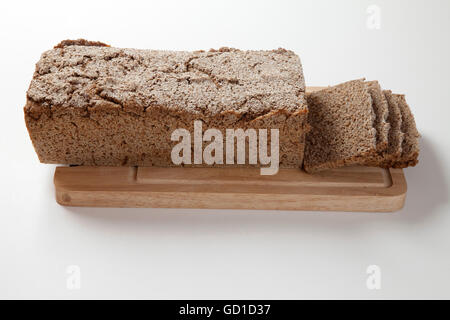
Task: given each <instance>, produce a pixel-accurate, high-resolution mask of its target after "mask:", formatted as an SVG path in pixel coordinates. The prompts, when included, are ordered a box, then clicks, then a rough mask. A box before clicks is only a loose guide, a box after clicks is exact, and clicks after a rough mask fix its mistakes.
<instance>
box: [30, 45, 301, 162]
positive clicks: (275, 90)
mask: <svg viewBox="0 0 450 320" xmlns="http://www.w3.org/2000/svg"><path fill="white" fill-rule="evenodd" d="M304 94H305V82H304V78H303V71H302V66H301V63H300V59H299V57H298V56H297V55H296V54H295V53H293V52H292V51H288V50H285V49H278V50H272V51H241V50H237V49H230V48H221V49H219V50H210V51H207V52H205V51H195V52H186V51H157V50H137V49H120V48H114V47H109V46H107V45H105V44H103V43H100V42H90V41H86V40H66V41H63V42H61V43H60V44H59V45H57V46H55V48H54V49H52V50H49V51H46V52H44V53H43V54H42V56H41V59H40V60H39V62H38V63H37V65H36V71H35V73H34V76H33V79H32V81H31V84H30V87H29V89H28V92H27V102H26V105H25V107H24V112H25V120H26V124H27V128H28V131H29V134H30V137H31V140H32V142H33V145H34V147H35V150H36V152H37V154H38V157H39V159H40V161H41V162H44V163H61V164H76V165H110V166H120V165H123V166H171V165H172V161H171V158H170V155H171V150H172V147H173V146H174V145H175V144H176V143H177V142H173V141H171V133H172V132H173V131H174V130H175V129H180V128H184V129H187V130H189V131H190V132H191V134H192V131H193V123H194V121H195V120H201V121H202V122H203V130H204V131H205V130H207V129H209V128H215V129H219V130H221V131H225V129H229V128H230V129H232V128H242V129H244V130H245V129H247V128H254V129H258V128H269V129H279V137H280V138H279V139H280V166H281V167H300V166H301V165H302V162H303V154H304V152H303V151H304V140H305V139H304V135H305V133H306V131H307V130H308V125H307V112H308V108H307V104H306V99H305V96H304Z"/></svg>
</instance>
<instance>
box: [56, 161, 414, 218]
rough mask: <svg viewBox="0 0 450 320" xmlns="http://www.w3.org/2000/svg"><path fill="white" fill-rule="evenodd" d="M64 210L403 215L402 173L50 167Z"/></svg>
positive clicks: (355, 169) (353, 169)
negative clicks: (320, 212) (275, 211)
mask: <svg viewBox="0 0 450 320" xmlns="http://www.w3.org/2000/svg"><path fill="white" fill-rule="evenodd" d="M54 183H55V190H56V200H57V202H58V203H59V204H61V205H65V206H87V207H136V208H139V207H142V208H207V209H261V210H308V211H316V210H319V211H367V212H388V211H396V210H399V209H401V208H402V207H403V204H404V202H405V197H406V181H405V177H404V175H403V170H402V169H381V168H368V167H348V168H340V169H335V170H329V171H326V172H322V173H317V174H314V175H311V174H307V173H306V172H304V171H302V170H300V169H280V171H279V172H278V174H277V175H273V176H261V175H260V171H259V169H257V168H153V167H138V168H135V167H84V166H80V167H57V168H56V171H55V177H54Z"/></svg>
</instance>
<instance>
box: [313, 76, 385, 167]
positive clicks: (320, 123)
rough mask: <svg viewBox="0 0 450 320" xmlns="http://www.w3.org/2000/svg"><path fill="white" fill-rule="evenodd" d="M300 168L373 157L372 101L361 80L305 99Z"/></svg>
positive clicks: (348, 162)
mask: <svg viewBox="0 0 450 320" xmlns="http://www.w3.org/2000/svg"><path fill="white" fill-rule="evenodd" d="M307 100H308V108H309V115H308V122H309V124H310V125H311V131H310V132H309V133H307V135H306V147H305V161H304V168H305V170H306V171H307V172H316V171H320V170H325V169H330V168H336V167H340V166H345V165H352V164H364V163H365V160H366V159H367V157H368V156H370V155H374V154H376V143H377V139H376V137H377V134H376V133H377V131H376V129H375V128H374V123H375V113H374V111H373V107H372V98H371V95H370V93H369V90H368V87H367V85H366V84H365V83H364V80H363V79H361V80H353V81H349V82H345V83H342V84H339V85H337V86H334V87H329V88H326V89H323V90H320V91H317V92H313V93H311V94H310V95H308V96H307Z"/></svg>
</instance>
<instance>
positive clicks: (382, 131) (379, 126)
mask: <svg viewBox="0 0 450 320" xmlns="http://www.w3.org/2000/svg"><path fill="white" fill-rule="evenodd" d="M366 85H367V87H368V89H369V93H370V96H371V97H372V107H373V111H374V113H375V124H374V127H375V129H376V130H377V151H379V152H381V151H384V150H386V148H387V145H388V136H389V129H390V124H389V123H388V122H387V119H388V116H389V106H388V103H387V101H386V97H385V95H384V94H383V91H382V90H381V87H380V84H379V83H378V81H368V82H366Z"/></svg>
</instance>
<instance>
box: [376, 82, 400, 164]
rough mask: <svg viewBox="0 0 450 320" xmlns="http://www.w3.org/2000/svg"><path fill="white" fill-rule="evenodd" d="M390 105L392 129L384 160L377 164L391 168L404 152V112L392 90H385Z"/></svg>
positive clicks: (389, 118)
mask: <svg viewBox="0 0 450 320" xmlns="http://www.w3.org/2000/svg"><path fill="white" fill-rule="evenodd" d="M383 93H384V95H385V97H386V100H387V102H388V107H389V115H388V122H389V124H390V130H389V135H388V146H387V149H386V152H384V153H383V154H382V157H383V161H381V162H380V163H378V164H377V166H380V167H383V168H389V167H391V166H392V165H393V164H394V163H396V162H397V160H398V159H399V158H400V156H401V154H402V142H403V136H404V134H403V132H402V130H401V127H402V114H401V112H400V108H399V106H398V102H397V99H396V98H395V97H394V96H393V94H392V91H390V90H384V91H383Z"/></svg>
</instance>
